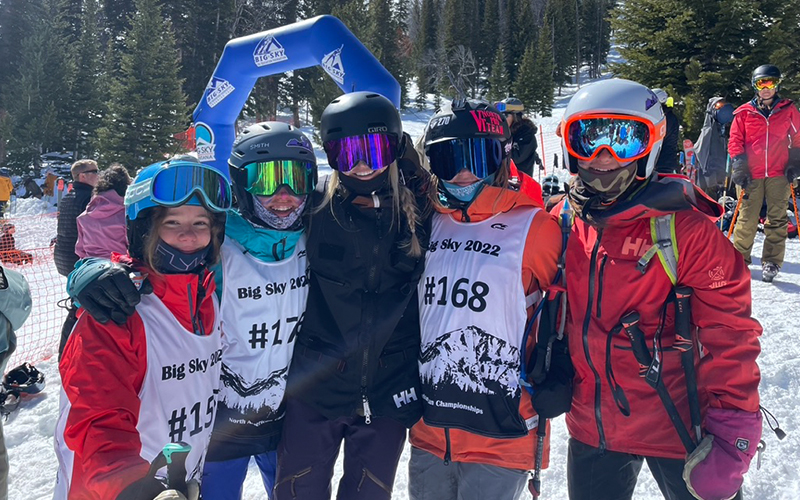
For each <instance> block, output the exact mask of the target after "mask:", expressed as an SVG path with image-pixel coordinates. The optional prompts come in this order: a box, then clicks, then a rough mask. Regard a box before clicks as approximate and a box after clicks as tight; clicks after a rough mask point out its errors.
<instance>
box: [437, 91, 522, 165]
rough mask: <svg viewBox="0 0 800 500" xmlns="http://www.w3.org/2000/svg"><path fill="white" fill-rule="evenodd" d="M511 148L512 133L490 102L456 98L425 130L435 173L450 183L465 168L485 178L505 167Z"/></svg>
mask: <svg viewBox="0 0 800 500" xmlns="http://www.w3.org/2000/svg"><path fill="white" fill-rule="evenodd" d="M510 149H511V130H510V129H509V127H508V123H507V122H506V120H505V119H504V118H503V116H502V115H501V114H500V112H499V111H497V108H495V107H494V106H492V105H491V104H489V103H488V102H486V101H480V100H473V99H456V100H454V101H453V102H452V104H451V106H450V107H449V108H445V109H442V110H440V111H439V112H438V113H436V114H435V115H434V116H433V117H432V118H431V120H430V122H428V127H427V128H426V130H425V154H427V155H428V159H429V161H430V165H431V171H432V172H433V173H434V174H435V175H436V176H437V177H438V178H439V179H443V180H449V179H452V178H453V177H455V176H456V174H458V172H460V171H461V170H462V169H465V168H466V169H468V170H470V171H471V172H472V173H473V174H475V176H477V177H478V178H485V177H488V176H489V175H491V174H493V173H494V172H496V171H497V170H499V169H500V167H502V165H503V164H504V163H505V159H506V158H507V157H508V155H509V151H510Z"/></svg>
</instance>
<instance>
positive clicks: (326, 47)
mask: <svg viewBox="0 0 800 500" xmlns="http://www.w3.org/2000/svg"><path fill="white" fill-rule="evenodd" d="M317 65H319V66H322V69H324V70H325V72H326V73H328V75H330V77H331V78H333V80H334V81H335V82H336V84H337V85H338V86H339V87H340V88H341V89H342V90H343V91H344V92H354V91H357V90H367V91H372V92H377V93H379V94H382V95H384V96H386V97H387V98H389V99H390V100H391V101H392V102H393V103H394V105H395V106H397V107H400V84H399V83H398V82H397V80H396V79H395V78H394V77H393V76H392V75H391V74H390V73H389V72H388V71H387V70H386V68H384V67H383V66H382V65H381V63H380V62H378V60H377V59H375V56H373V55H372V53H371V52H370V51H369V50H367V48H366V47H364V45H363V44H362V43H361V42H360V41H359V40H358V39H357V38H356V37H355V36H354V35H353V34H352V33H351V32H350V30H348V29H347V28H346V27H345V25H344V24H343V23H342V22H341V21H340V20H339V19H337V18H335V17H333V16H318V17H314V18H312V19H307V20H305V21H300V22H297V23H294V24H289V25H287V26H282V27H280V28H276V29H272V30H269V31H264V32H262V33H257V34H255V35H249V36H246V37H241V38H236V39H233V40H231V41H230V42H228V43H227V44H226V45H225V50H224V51H223V52H222V57H221V58H220V60H219V62H218V63H217V67H216V69H215V70H214V74H213V75H212V76H211V80H210V81H209V82H208V86H207V87H206V90H205V92H204V93H203V97H202V98H201V99H200V103H199V104H198V105H197V108H195V110H194V114H193V120H194V126H195V134H196V138H197V149H196V151H197V154H198V156H199V158H200V161H202V162H203V163H207V164H210V165H212V166H214V167H215V168H217V169H218V170H220V171H221V172H225V174H226V175H227V174H228V156H229V155H230V152H231V147H232V145H233V140H234V139H235V134H236V132H235V128H234V127H235V122H236V118H237V117H238V116H239V113H241V111H242V108H243V107H244V104H245V102H246V101H247V98H248V97H249V96H250V92H251V91H252V90H253V87H254V86H255V84H256V80H258V79H259V78H261V77H263V76H270V75H275V74H280V73H285V72H287V71H292V70H296V69H303V68H309V67H312V66H317Z"/></svg>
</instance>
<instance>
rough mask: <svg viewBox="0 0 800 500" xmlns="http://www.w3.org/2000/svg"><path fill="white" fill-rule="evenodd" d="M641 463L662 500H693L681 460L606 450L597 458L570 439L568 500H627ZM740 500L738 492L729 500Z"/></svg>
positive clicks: (592, 450)
mask: <svg viewBox="0 0 800 500" xmlns="http://www.w3.org/2000/svg"><path fill="white" fill-rule="evenodd" d="M666 425H669V423H667V424H666ZM645 460H647V467H649V468H650V472H652V473H653V478H654V479H655V480H656V483H658V488H659V489H660V490H661V494H662V495H664V498H665V500H695V498H694V496H693V495H692V494H691V493H689V490H688V488H687V487H686V483H685V482H684V481H683V466H684V465H685V463H686V462H685V461H684V460H680V459H674V458H657V457H642V456H640V455H631V454H630V453H620V452H616V451H608V450H606V451H605V452H603V454H602V455H601V454H600V450H599V449H598V448H595V447H594V446H589V445H588V444H583V443H581V442H580V441H578V440H576V439H574V438H569V451H568V454H567V486H568V488H569V500H631V499H632V498H633V490H634V489H635V488H636V478H637V477H638V476H639V471H641V470H642V463H643V462H644V461H645ZM741 499H742V493H741V492H739V493H737V494H736V496H735V497H734V498H733V500H741Z"/></svg>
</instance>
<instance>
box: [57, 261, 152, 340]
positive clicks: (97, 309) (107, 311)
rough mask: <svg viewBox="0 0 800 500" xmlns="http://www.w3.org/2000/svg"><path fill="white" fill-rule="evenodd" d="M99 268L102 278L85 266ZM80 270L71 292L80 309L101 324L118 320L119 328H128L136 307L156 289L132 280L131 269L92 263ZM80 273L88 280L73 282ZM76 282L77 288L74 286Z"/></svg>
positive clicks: (148, 284) (71, 276) (77, 270)
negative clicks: (125, 325) (124, 326)
mask: <svg viewBox="0 0 800 500" xmlns="http://www.w3.org/2000/svg"><path fill="white" fill-rule="evenodd" d="M87 265H89V266H95V265H97V266H102V267H98V270H99V274H96V275H95V272H94V271H92V270H91V269H90V270H87V269H86V267H85V266H87ZM87 265H84V266H81V267H79V268H78V269H76V270H75V271H73V272H72V274H70V279H69V280H68V283H67V291H68V292H69V293H70V296H71V297H72V298H73V299H76V300H77V301H78V303H79V304H80V306H81V307H82V308H84V309H86V311H87V312H88V313H89V314H90V315H91V316H92V317H93V318H94V319H96V320H97V321H99V322H100V323H103V324H105V323H108V320H109V319H112V320H114V322H115V323H117V324H118V325H124V324H125V322H126V321H127V320H128V318H129V317H130V316H131V315H132V314H133V312H134V310H135V308H136V305H137V304H139V302H140V301H141V295H142V294H147V293H152V292H153V286H152V285H151V284H150V282H149V281H147V280H146V279H145V280H139V281H140V285H139V287H137V286H136V284H134V282H133V281H132V280H131V277H130V274H131V269H130V268H128V267H125V266H123V265H121V264H110V262H108V261H105V263H104V264H103V263H100V264H96V263H90V264H87ZM76 273H83V274H84V275H85V278H88V279H79V278H76V279H73V276H74V275H76ZM71 282H75V283H76V284H75V286H74V288H72V287H71V286H70V283H71Z"/></svg>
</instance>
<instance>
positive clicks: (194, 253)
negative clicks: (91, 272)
mask: <svg viewBox="0 0 800 500" xmlns="http://www.w3.org/2000/svg"><path fill="white" fill-rule="evenodd" d="M230 206H231V191H230V185H229V184H228V181H227V179H225V177H224V176H222V174H220V173H218V172H216V171H214V170H213V169H210V168H209V167H206V166H204V165H202V164H200V163H198V162H196V161H190V160H189V159H185V158H181V159H177V160H173V161H167V162H161V163H157V164H154V165H151V166H149V167H147V168H145V169H144V170H142V172H141V173H140V174H139V175H138V176H137V178H136V179H135V181H134V183H133V184H132V185H131V186H130V188H129V189H128V191H127V193H126V197H125V207H126V224H127V230H128V240H129V248H128V253H129V256H125V257H123V256H120V255H118V254H115V260H116V263H115V264H109V265H107V266H106V268H111V267H114V266H119V265H125V266H128V267H129V268H131V269H133V270H134V271H135V272H137V273H139V274H140V275H141V276H143V277H145V276H146V277H147V280H148V283H149V284H150V285H151V286H152V292H153V293H149V294H146V295H143V296H142V298H141V302H140V303H139V304H138V305H137V306H136V310H135V312H134V313H133V315H132V316H130V317H129V318H128V319H127V320H125V321H123V322H122V323H121V324H119V323H116V322H113V323H106V324H103V323H100V322H98V321H97V320H95V319H94V318H92V317H91V316H90V315H88V314H80V315H79V318H78V321H77V323H76V325H75V327H74V329H73V332H72V335H71V336H70V337H69V340H68V341H67V343H66V346H65V348H64V352H63V354H62V357H61V360H60V362H59V372H60V374H61V380H62V393H61V402H60V415H59V419H58V423H57V426H56V454H57V456H58V460H59V470H58V479H57V485H56V491H55V496H54V498H56V499H59V500H66V499H69V500H84V499H86V500H89V499H97V500H110V499H118V500H150V499H158V500H160V499H161V498H171V499H177V498H182V499H186V498H189V499H190V500H191V499H193V498H194V499H196V498H197V494H198V492H199V486H198V483H199V479H200V476H201V473H202V468H203V460H204V457H205V453H206V447H207V446H208V441H209V436H210V434H211V429H212V427H213V423H214V422H213V420H214V413H215V411H214V409H215V399H216V393H217V388H218V386H219V380H220V366H221V353H222V342H221V333H220V319H219V318H218V314H217V311H218V309H219V307H218V303H217V298H216V295H215V294H214V279H213V274H212V273H211V272H209V270H208V266H209V265H211V264H213V263H214V262H215V261H216V260H217V258H218V256H219V252H220V246H221V243H222V233H223V231H224V227H225V211H226V210H227V209H229V208H230ZM87 267H91V266H87ZM94 277H95V278H96V277H97V276H94ZM84 278H85V279H91V277H89V276H84V277H83V278H81V269H78V270H77V271H76V272H75V273H73V274H72V275H71V276H70V281H71V283H70V284H68V288H69V287H71V286H79V285H77V284H76V283H75V282H79V281H82V280H84ZM170 443H180V446H183V445H189V446H188V447H185V448H184V451H188V454H187V455H185V456H184V457H183V458H182V459H179V458H178V456H176V455H171V456H170V457H167V455H168V453H167V452H165V451H163V450H164V447H165V446H167V445H169V444H170ZM167 458H171V459H172V460H173V463H175V464H181V466H183V467H184V469H185V470H181V469H180V466H176V465H170V466H167V467H166V474H167V475H168V477H166V478H165V480H166V481H167V483H166V484H164V483H162V481H161V477H162V474H163V472H164V471H163V470H160V469H163V468H162V467H159V465H160V464H159V461H160V460H164V464H163V465H166V464H167ZM185 485H188V487H184V486H185ZM178 493H179V494H180V495H181V496H177V495H178ZM169 495H172V496H169Z"/></svg>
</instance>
